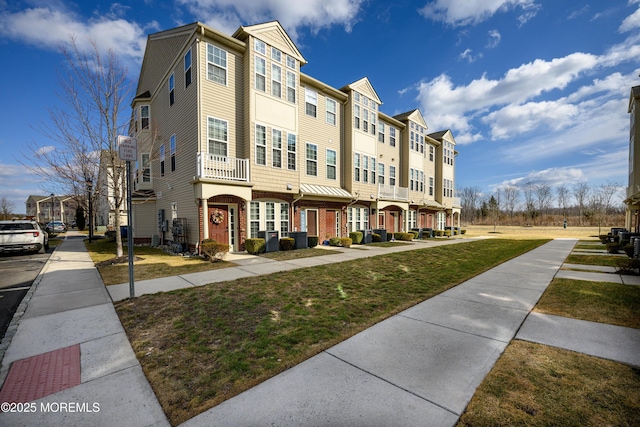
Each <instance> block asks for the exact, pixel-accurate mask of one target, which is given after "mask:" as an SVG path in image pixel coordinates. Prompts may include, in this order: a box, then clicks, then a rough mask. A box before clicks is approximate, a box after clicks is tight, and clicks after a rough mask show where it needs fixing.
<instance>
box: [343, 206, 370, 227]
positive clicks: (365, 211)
mask: <svg viewBox="0 0 640 427" xmlns="http://www.w3.org/2000/svg"><path fill="white" fill-rule="evenodd" d="M368 228H369V208H360V207H351V208H348V209H347V229H348V230H349V231H358V230H366V229H368Z"/></svg>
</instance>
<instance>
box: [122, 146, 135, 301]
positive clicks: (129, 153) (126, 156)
mask: <svg viewBox="0 0 640 427" xmlns="http://www.w3.org/2000/svg"><path fill="white" fill-rule="evenodd" d="M118 156H119V157H120V160H126V162H127V172H126V173H127V250H128V251H127V256H128V258H129V298H133V297H135V288H134V284H133V226H132V223H133V212H132V209H131V162H132V161H133V162H135V161H136V160H137V159H138V140H137V139H136V138H131V137H129V136H124V135H119V136H118Z"/></svg>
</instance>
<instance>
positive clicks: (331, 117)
mask: <svg viewBox="0 0 640 427" xmlns="http://www.w3.org/2000/svg"><path fill="white" fill-rule="evenodd" d="M326 104H327V107H326V108H327V123H328V124H330V125H334V126H335V124H336V111H337V108H336V107H337V103H336V101H334V100H333V99H329V98H327V102H326Z"/></svg>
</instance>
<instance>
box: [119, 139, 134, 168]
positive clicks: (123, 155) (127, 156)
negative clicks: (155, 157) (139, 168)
mask: <svg viewBox="0 0 640 427" xmlns="http://www.w3.org/2000/svg"><path fill="white" fill-rule="evenodd" d="M118 156H119V157H120V160H127V161H130V162H135V161H136V160H138V140H137V139H136V138H131V137H129V136H124V135H119V136H118Z"/></svg>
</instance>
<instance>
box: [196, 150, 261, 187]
mask: <svg viewBox="0 0 640 427" xmlns="http://www.w3.org/2000/svg"><path fill="white" fill-rule="evenodd" d="M198 172H199V174H200V178H210V179H222V180H225V181H242V182H249V160H248V159H236V158H234V157H226V156H216V155H213V154H206V153H198Z"/></svg>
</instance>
